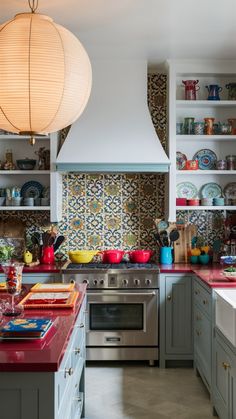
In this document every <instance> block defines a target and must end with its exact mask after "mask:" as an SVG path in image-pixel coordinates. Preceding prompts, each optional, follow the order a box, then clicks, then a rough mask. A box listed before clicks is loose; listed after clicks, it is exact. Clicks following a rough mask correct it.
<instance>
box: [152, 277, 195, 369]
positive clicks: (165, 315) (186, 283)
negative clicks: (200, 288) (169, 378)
mask: <svg viewBox="0 0 236 419" xmlns="http://www.w3.org/2000/svg"><path fill="white" fill-rule="evenodd" d="M192 330H193V323H192V276H191V275H185V274H169V275H167V274H166V275H165V274H162V275H161V277H160V367H162V368H164V367H165V366H166V365H168V364H169V365H172V364H173V362H175V361H183V360H187V361H191V360H192V359H193V333H192Z"/></svg>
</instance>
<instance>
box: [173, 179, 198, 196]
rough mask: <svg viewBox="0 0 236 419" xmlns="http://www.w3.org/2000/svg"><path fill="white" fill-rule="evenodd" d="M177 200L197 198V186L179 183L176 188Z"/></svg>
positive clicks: (189, 183)
mask: <svg viewBox="0 0 236 419" xmlns="http://www.w3.org/2000/svg"><path fill="white" fill-rule="evenodd" d="M176 193H177V195H176V196H177V198H187V199H191V198H196V197H197V193H198V190H197V188H196V186H195V185H194V184H193V183H191V182H181V183H178V185H177V187H176Z"/></svg>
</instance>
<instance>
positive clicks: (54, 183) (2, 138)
mask: <svg viewBox="0 0 236 419" xmlns="http://www.w3.org/2000/svg"><path fill="white" fill-rule="evenodd" d="M35 138H36V144H35V145H34V146H32V145H31V144H30V143H29V137H28V136H22V135H16V134H7V135H6V134H0V160H1V162H2V163H4V161H5V153H6V150H9V149H10V150H11V151H12V153H13V162H14V163H15V162H16V160H18V159H23V158H26V157H27V158H30V159H35V160H38V156H37V155H36V154H35V151H38V149H39V148H40V147H45V149H49V150H50V169H49V170H39V169H38V168H37V165H36V169H34V170H19V169H17V168H16V169H15V170H0V188H7V187H14V186H16V187H22V186H23V184H24V183H26V182H29V181H38V182H39V183H41V184H42V185H43V186H44V187H49V188H50V205H49V206H22V205H21V206H6V205H5V206H4V205H3V206H0V211H4V212H5V211H49V213H50V219H51V221H52V222H58V221H60V220H61V217H62V175H61V174H59V173H58V172H56V166H55V162H56V156H57V152H58V143H59V139H58V133H55V134H51V135H50V136H36V137H35Z"/></svg>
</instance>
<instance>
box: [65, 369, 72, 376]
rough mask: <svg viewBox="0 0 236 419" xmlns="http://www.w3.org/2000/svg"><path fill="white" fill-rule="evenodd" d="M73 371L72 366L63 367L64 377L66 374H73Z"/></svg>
mask: <svg viewBox="0 0 236 419" xmlns="http://www.w3.org/2000/svg"><path fill="white" fill-rule="evenodd" d="M73 373H74V370H73V368H65V377H66V374H68V375H70V376H71V375H73Z"/></svg>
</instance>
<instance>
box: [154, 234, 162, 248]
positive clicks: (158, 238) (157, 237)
mask: <svg viewBox="0 0 236 419" xmlns="http://www.w3.org/2000/svg"><path fill="white" fill-rule="evenodd" d="M154 238H155V240H156V241H157V243H158V244H159V246H160V247H162V246H164V245H163V243H162V240H161V236H160V233H154Z"/></svg>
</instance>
